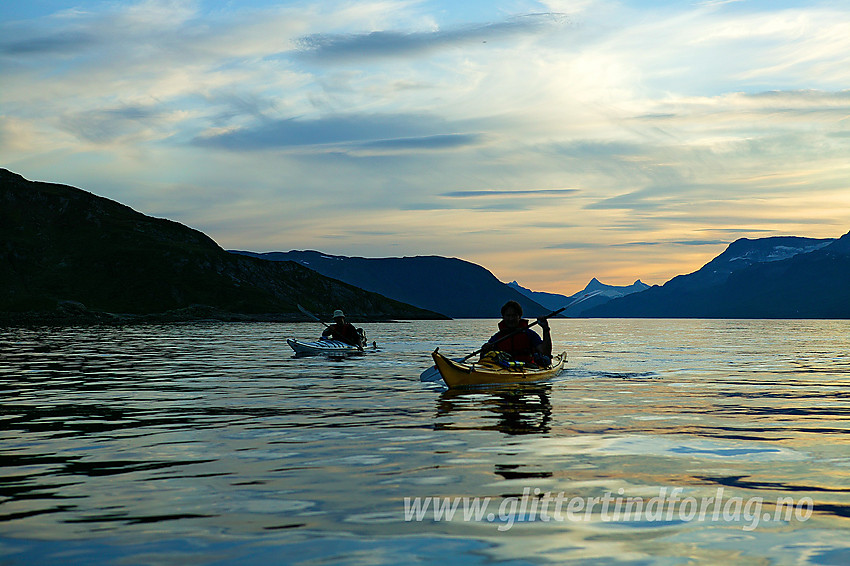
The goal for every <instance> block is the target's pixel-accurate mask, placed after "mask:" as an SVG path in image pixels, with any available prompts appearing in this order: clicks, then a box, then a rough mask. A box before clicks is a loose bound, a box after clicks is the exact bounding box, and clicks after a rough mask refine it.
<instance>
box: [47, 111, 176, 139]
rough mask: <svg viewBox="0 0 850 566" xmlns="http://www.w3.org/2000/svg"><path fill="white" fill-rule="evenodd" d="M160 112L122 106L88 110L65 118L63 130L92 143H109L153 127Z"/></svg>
mask: <svg viewBox="0 0 850 566" xmlns="http://www.w3.org/2000/svg"><path fill="white" fill-rule="evenodd" d="M160 114H161V113H160V111H159V110H157V109H155V108H152V107H143V106H124V107H121V108H111V109H103V110H90V111H86V112H79V113H76V114H72V115H69V116H66V117H65V118H63V119H62V120H61V122H62V124H63V128H64V129H65V130H66V131H68V132H69V133H72V134H74V135H75V136H77V137H78V138H80V139H83V140H86V141H90V142H93V143H110V142H114V141H115V140H117V139H118V138H120V137H123V136H126V135H130V134H132V133H135V132H138V131H140V130H143V129H146V128H147V127H149V126H151V125H153V124H152V123H153V122H155V121H156V119H157V118H158V117H159V116H160Z"/></svg>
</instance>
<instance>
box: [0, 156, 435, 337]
mask: <svg viewBox="0 0 850 566" xmlns="http://www.w3.org/2000/svg"><path fill="white" fill-rule="evenodd" d="M0 266H2V269H0V288H2V289H3V293H2V295H0V311H3V312H19V313H20V312H25V311H37V312H52V311H56V309H57V305H58V306H60V307H64V309H65V311H67V310H68V308H67V307H68V305H72V307H71V310H72V311H74V312H76V313H77V314H81V313H82V312H90V311H99V312H108V313H127V314H136V315H142V314H151V313H162V312H165V311H175V310H178V309H189V311H187V316H188V317H189V318H192V317H193V316H194V315H193V314H192V309H194V310H195V311H198V312H202V313H203V315H204V316H209V315H210V313H211V312H212V313H213V314H215V313H218V312H224V313H231V314H236V313H240V314H249V315H259V314H261V313H265V314H275V315H278V318H280V319H292V320H298V319H302V317H303V315H301V313H300V312H299V311H298V309H297V307H296V303H301V304H303V305H304V306H305V307H306V308H308V309H310V310H312V311H314V312H316V313H319V314H323V315H325V316H328V315H330V313H332V312H333V310H334V309H336V308H342V309H344V310H346V311H348V313H349V315H350V316H353V317H358V316H359V317H369V318H442V317H441V316H440V315H437V314H436V313H432V312H428V311H425V310H423V309H419V308H416V307H412V306H410V305H405V304H403V303H400V302H398V301H394V300H392V299H388V298H386V297H383V296H380V295H378V294H375V293H369V292H366V291H363V290H362V289H358V288H356V287H354V286H352V285H349V284H346V283H342V282H340V281H335V280H332V279H329V278H327V277H324V276H322V275H320V274H318V273H316V272H314V271H311V270H309V269H306V268H304V267H303V266H301V265H299V264H297V263H295V262H267V261H262V260H258V259H255V258H250V257H245V256H235V255H233V254H229V253H227V252H226V251H224V250H223V249H222V248H221V247H219V246H218V244H216V243H215V242H214V241H213V240H212V239H211V238H209V237H208V236H207V235H205V234H203V233H202V232H199V231H197V230H194V229H192V228H188V227H186V226H184V225H182V224H179V223H177V222H173V221H170V220H165V219H161V218H152V217H150V216H146V215H144V214H141V213H139V212H137V211H135V210H133V209H132V208H130V207H128V206H125V205H123V204H120V203H117V202H115V201H112V200H109V199H106V198H103V197H99V196H96V195H93V194H91V193H88V192H86V191H83V190H81V189H77V188H74V187H69V186H65V185H58V184H53V183H42V182H33V181H28V180H26V179H24V178H23V177H22V176H20V175H17V174H15V173H12V172H10V171H7V170H5V169H0ZM197 305H204V307H203V308H201V309H200V310H199V309H198V307H197ZM60 310H62V309H60ZM72 314H73V313H72Z"/></svg>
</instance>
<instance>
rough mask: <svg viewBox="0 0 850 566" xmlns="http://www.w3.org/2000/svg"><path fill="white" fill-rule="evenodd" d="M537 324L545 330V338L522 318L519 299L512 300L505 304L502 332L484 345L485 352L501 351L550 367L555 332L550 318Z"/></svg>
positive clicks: (500, 328)
mask: <svg viewBox="0 0 850 566" xmlns="http://www.w3.org/2000/svg"><path fill="white" fill-rule="evenodd" d="M537 323H538V324H539V325H540V328H542V329H543V338H540V335H539V334H537V333H536V332H535V331H533V330H532V329H530V328H528V321H527V320H525V319H524V318H522V306H520V304H519V303H518V302H516V301H508V302H507V303H505V304H504V306H502V320H501V321H500V322H499V332H497V333H496V334H494V335H493V337H492V338H490V340H489V341H488V342H487V343H486V344H484V345H483V346H482V347H481V354H482V355H484V354H486V353H487V352H491V351H493V350H499V351H502V352H507V353H508V354H510V355H511V357H512V358H513V359H514V360H516V361H518V362H525V363H534V364H537V365H539V366H543V367H547V366H549V364H550V363H551V359H552V335H551V334H550V332H549V321H548V320H547V319H545V318H541V319H539V320H538V321H537Z"/></svg>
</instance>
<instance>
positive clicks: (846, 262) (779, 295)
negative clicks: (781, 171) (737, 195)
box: [586, 233, 850, 318]
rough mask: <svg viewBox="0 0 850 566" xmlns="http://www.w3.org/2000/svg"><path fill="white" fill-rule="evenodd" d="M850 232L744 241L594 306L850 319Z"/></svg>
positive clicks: (604, 313)
mask: <svg viewBox="0 0 850 566" xmlns="http://www.w3.org/2000/svg"><path fill="white" fill-rule="evenodd" d="M848 281H850V233H848V234H845V235H844V236H842V237H841V238H840V239H838V240H834V239H814V238H799V237H791V236H783V237H772V238H760V239H755V240H750V239H746V238H743V239H740V240H737V241H735V242H733V243H732V244H730V245H729V247H728V248H727V249H726V250H725V251H724V252H723V253H722V254H720V255H719V256H717V257H716V258H714V259H713V260H711V261H710V262H709V263H707V264H706V265H705V266H703V267H702V268H701V269H699V270H698V271H696V272H694V273H691V274H688V275H680V276H677V277H674V278H673V279H671V280H670V281H668V282H667V283H665V284H664V285H663V286H660V287H659V286H653V287H651V288H650V289H647V290H646V291H643V292H641V293H636V294H633V295H628V296H626V297H623V298H620V299H616V300H613V301H610V302H609V303H606V304H604V305H601V306H599V307H596V308H594V309H591V310H589V311H587V312H586V315H587V316H593V317H665V318H667V317H669V318H682V317H688V318H850V286H848V283H847V282H848Z"/></svg>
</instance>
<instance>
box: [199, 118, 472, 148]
mask: <svg viewBox="0 0 850 566" xmlns="http://www.w3.org/2000/svg"><path fill="white" fill-rule="evenodd" d="M452 129H453V126H452V125H451V123H449V122H447V121H445V120H441V119H439V118H438V117H435V116H427V115H415V114H374V115H367V114H358V115H344V116H328V117H322V118H316V119H303V120H300V119H295V118H288V119H284V120H267V121H262V122H259V123H257V124H256V125H254V126H250V127H245V128H240V129H235V130H233V131H228V132H224V133H216V132H213V133H211V134H207V135H205V136H200V137H198V138H196V139H195V143H196V144H197V145H200V146H207V147H218V148H221V149H229V150H234V151H249V150H266V149H274V148H287V147H307V146H321V145H339V144H343V145H345V144H347V145H348V146H350V147H351V148H356V149H363V150H396V151H400V150H413V149H420V150H437V149H453V148H459V147H464V146H468V145H474V144H476V143H479V142H480V141H481V136H480V135H478V134H474V133H454V132H452V133H447V131H449V132H450V131H451V130H452Z"/></svg>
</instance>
